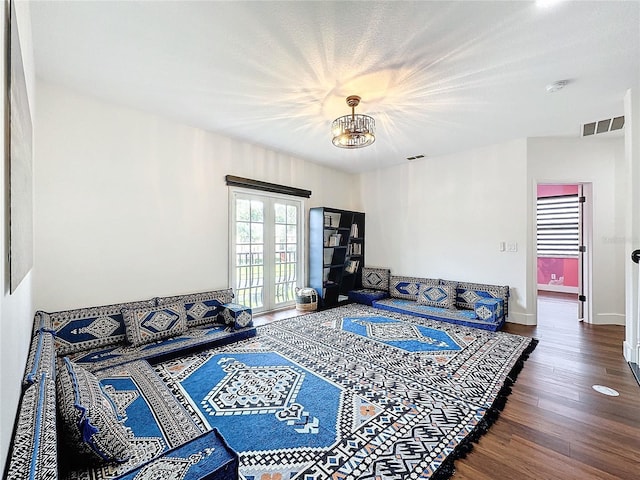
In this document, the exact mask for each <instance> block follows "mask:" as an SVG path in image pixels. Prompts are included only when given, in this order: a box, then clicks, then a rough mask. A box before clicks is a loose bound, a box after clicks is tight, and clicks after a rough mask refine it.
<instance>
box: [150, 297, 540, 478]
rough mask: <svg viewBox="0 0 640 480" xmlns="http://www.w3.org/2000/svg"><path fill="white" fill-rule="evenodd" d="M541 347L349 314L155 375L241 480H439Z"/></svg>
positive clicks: (442, 326)
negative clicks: (232, 453)
mask: <svg viewBox="0 0 640 480" xmlns="http://www.w3.org/2000/svg"><path fill="white" fill-rule="evenodd" d="M536 343H537V342H536V340H532V339H530V338H525V337H521V336H517V335H511V334H507V333H502V332H497V333H494V332H488V331H485V330H479V329H474V328H468V327H464V326H459V325H454V324H448V323H441V322H437V321H431V320H428V319H422V318H418V317H413V316H408V315H403V314H399V313H394V312H381V311H380V310H376V309H373V308H370V307H367V306H363V305H347V306H345V307H340V308H336V309H332V310H327V311H324V312H318V313H313V314H309V315H304V316H300V317H296V318H292V319H286V320H281V321H279V322H275V323H272V324H269V325H266V326H264V327H260V328H259V332H258V335H257V336H256V337H254V338H251V339H247V340H244V341H241V342H238V343H234V344H231V345H226V346H224V347H220V348H215V349H212V350H207V351H204V352H200V353H198V354H194V355H190V356H188V357H184V358H180V359H176V360H172V361H168V362H164V363H161V364H159V365H156V367H155V368H156V371H157V372H158V373H159V374H160V376H161V377H162V378H163V379H164V381H165V382H166V384H167V386H169V388H170V389H171V390H172V391H173V392H174V393H175V394H176V395H177V397H178V398H181V399H182V401H183V402H185V405H186V404H188V405H187V406H188V407H189V408H188V409H187V410H188V411H191V412H194V415H195V414H197V415H199V419H198V423H200V422H203V423H204V424H205V425H207V426H208V427H209V428H211V427H216V428H218V429H219V430H220V432H221V433H222V435H223V436H224V437H225V439H226V440H227V442H228V443H229V445H230V446H231V447H232V448H233V449H235V450H236V451H237V452H238V453H239V455H240V474H241V478H242V479H244V480H276V479H282V480H285V479H288V480H291V479H299V480H313V479H317V480H323V479H370V480H387V479H389V480H390V479H426V478H430V479H438V480H440V479H443V478H448V477H449V476H451V474H452V473H453V461H454V460H455V459H456V458H458V457H461V456H464V455H465V454H466V453H467V452H468V451H469V450H470V449H471V445H472V442H474V441H476V440H477V439H478V438H479V436H480V435H481V434H482V433H484V432H486V430H487V429H488V428H489V426H490V425H491V423H492V422H493V421H494V420H495V418H496V417H497V415H498V412H499V410H500V409H501V408H502V407H503V406H504V402H505V399H506V396H507V395H508V394H509V393H510V385H511V384H512V383H513V382H514V380H515V376H516V375H517V373H518V372H519V371H520V369H521V368H522V364H523V362H524V360H525V359H526V358H527V356H528V354H529V353H530V352H531V351H532V350H533V349H534V348H535V345H536Z"/></svg>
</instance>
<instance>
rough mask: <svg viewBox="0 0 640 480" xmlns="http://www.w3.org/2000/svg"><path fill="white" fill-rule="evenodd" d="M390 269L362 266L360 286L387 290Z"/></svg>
mask: <svg viewBox="0 0 640 480" xmlns="http://www.w3.org/2000/svg"><path fill="white" fill-rule="evenodd" d="M390 275H391V270H389V269H388V268H373V267H363V268H362V288H370V289H372V290H384V291H387V292H388V291H389V276H390Z"/></svg>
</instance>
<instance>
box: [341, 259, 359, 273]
mask: <svg viewBox="0 0 640 480" xmlns="http://www.w3.org/2000/svg"><path fill="white" fill-rule="evenodd" d="M359 265H360V261H359V260H349V262H348V263H347V266H346V267H345V269H344V271H345V272H347V273H355V272H356V271H357V270H358V266H359Z"/></svg>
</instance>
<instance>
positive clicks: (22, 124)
mask: <svg viewBox="0 0 640 480" xmlns="http://www.w3.org/2000/svg"><path fill="white" fill-rule="evenodd" d="M10 11H11V13H10V20H9V30H10V33H9V72H8V75H7V88H8V95H7V97H8V100H9V101H8V102H7V112H6V115H5V119H6V123H5V125H7V127H5V128H8V132H7V134H6V138H7V142H8V148H7V152H8V154H9V158H8V162H7V163H8V166H9V175H8V178H9V186H8V187H9V188H8V191H9V215H8V221H9V225H8V228H7V230H8V231H9V285H10V293H13V292H15V290H16V288H17V287H18V285H20V283H21V282H22V281H23V280H24V278H25V277H26V276H27V274H28V273H29V271H30V270H31V268H32V267H33V127H32V123H31V110H30V108H29V97H28V94H27V82H26V77H25V70H24V62H23V57H22V48H21V45H20V36H19V33H18V23H17V17H16V11H15V1H12V2H10Z"/></svg>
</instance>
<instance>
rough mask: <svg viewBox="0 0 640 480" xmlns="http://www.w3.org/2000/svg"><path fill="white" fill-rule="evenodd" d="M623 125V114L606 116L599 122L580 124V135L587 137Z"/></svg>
mask: <svg viewBox="0 0 640 480" xmlns="http://www.w3.org/2000/svg"><path fill="white" fill-rule="evenodd" d="M622 127H624V115H623V116H621V117H615V118H607V119H606V120H600V121H599V122H591V123H585V124H584V125H583V126H582V136H583V137H588V136H589V135H595V134H598V133H607V132H613V131H615V130H620V129H621V128H622Z"/></svg>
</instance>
